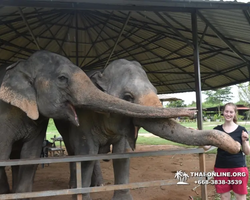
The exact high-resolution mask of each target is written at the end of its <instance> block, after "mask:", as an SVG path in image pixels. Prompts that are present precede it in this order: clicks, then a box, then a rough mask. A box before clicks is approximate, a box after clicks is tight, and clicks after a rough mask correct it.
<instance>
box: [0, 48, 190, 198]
mask: <svg viewBox="0 0 250 200" xmlns="http://www.w3.org/2000/svg"><path fill="white" fill-rule="evenodd" d="M0 78H1V79H0V82H1V83H2V85H1V88H0V110H1V112H0V138H1V141H0V160H8V159H9V158H10V159H19V158H24V159H28V158H39V156H40V153H41V148H42V144H43V140H44V137H45V133H46V129H47V124H48V119H49V118H54V119H64V120H67V121H70V123H72V124H73V125H72V127H73V129H74V128H75V127H76V126H78V125H79V121H78V116H77V113H76V111H75V108H74V107H75V106H84V108H85V109H86V110H87V112H92V111H91V110H98V111H101V112H108V113H109V112H110V113H117V114H123V115H128V116H130V117H153V118H154V117H157V118H158V117H160V118H161V117H168V116H172V115H173V113H172V112H173V111H172V110H167V109H153V108H149V107H145V106H135V105H134V104H132V103H129V102H126V101H123V100H120V99H118V98H115V97H112V96H110V95H107V94H105V93H103V92H101V91H100V90H99V89H97V88H96V86H95V85H94V84H93V83H92V82H91V81H90V79H89V78H88V77H87V75H86V74H85V73H84V72H83V71H82V70H81V69H80V68H79V67H77V66H75V65H74V64H73V63H72V62H71V61H69V60H68V59H67V58H65V57H63V56H60V55H58V54H55V53H50V52H47V51H38V52H36V53H34V54H33V55H32V56H30V57H29V58H28V59H27V60H23V61H20V62H17V63H15V64H13V65H11V66H9V67H7V68H4V67H2V68H1V69H0ZM178 112H179V111H177V112H175V113H174V115H176V116H178V115H179V114H180V113H182V114H183V115H189V114H190V113H185V114H184V112H185V111H180V113H178ZM148 113H150V115H148ZM81 121H82V122H83V120H81ZM83 144H84V143H83ZM84 148H85V149H88V147H87V146H85V147H84ZM91 151H92V149H88V152H91ZM36 168H37V165H27V166H17V167H12V179H13V181H12V183H13V184H12V192H14V193H19V192H30V191H32V183H33V180H34V175H35V171H36ZM9 192H10V187H9V184H8V181H7V176H6V172H5V168H4V167H0V194H5V193H9Z"/></svg>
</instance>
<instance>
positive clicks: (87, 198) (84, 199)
mask: <svg viewBox="0 0 250 200" xmlns="http://www.w3.org/2000/svg"><path fill="white" fill-rule="evenodd" d="M72 199H73V200H77V195H73V196H72ZM82 200H92V199H91V197H90V195H89V194H82Z"/></svg>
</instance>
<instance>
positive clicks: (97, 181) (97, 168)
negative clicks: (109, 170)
mask: <svg viewBox="0 0 250 200" xmlns="http://www.w3.org/2000/svg"><path fill="white" fill-rule="evenodd" d="M101 185H103V177H102V170H101V164H100V161H99V160H97V161H95V165H94V169H93V174H92V177H91V187H94V186H101Z"/></svg>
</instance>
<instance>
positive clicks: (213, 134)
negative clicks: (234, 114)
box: [134, 118, 240, 154]
mask: <svg viewBox="0 0 250 200" xmlns="http://www.w3.org/2000/svg"><path fill="white" fill-rule="evenodd" d="M134 124H135V125H136V126H141V127H143V128H144V129H146V130H147V131H149V132H151V133H153V134H154V135H157V136H159V137H161V138H164V139H167V140H171V141H173V142H178V143H182V144H186V145H195V146H204V145H213V146H216V147H219V148H221V149H223V150H225V151H227V152H229V153H231V154H236V153H238V152H239V151H240V144H239V143H238V142H236V141H235V140H233V139H232V137H230V136H229V135H228V134H226V133H224V132H222V131H218V130H194V129H190V128H186V127H184V126H182V125H180V124H179V123H177V122H176V121H175V120H173V119H138V118H135V119H134Z"/></svg>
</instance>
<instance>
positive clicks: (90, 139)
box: [54, 59, 240, 200]
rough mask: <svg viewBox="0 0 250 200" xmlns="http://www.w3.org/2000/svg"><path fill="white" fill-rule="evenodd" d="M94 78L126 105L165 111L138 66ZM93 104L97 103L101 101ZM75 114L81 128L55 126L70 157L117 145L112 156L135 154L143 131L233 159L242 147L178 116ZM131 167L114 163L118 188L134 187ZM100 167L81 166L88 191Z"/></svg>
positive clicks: (117, 64) (126, 196)
mask: <svg viewBox="0 0 250 200" xmlns="http://www.w3.org/2000/svg"><path fill="white" fill-rule="evenodd" d="M89 76H90V78H91V80H92V82H93V83H94V84H95V86H96V87H97V88H98V89H99V90H101V91H102V92H103V93H107V94H110V95H112V96H114V97H117V98H120V99H122V101H124V102H126V101H128V102H130V103H132V104H134V105H135V106H139V105H140V106H146V107H147V108H150V109H152V110H154V109H156V110H158V109H163V108H162V105H161V103H160V101H159V99H158V97H157V95H156V94H157V91H156V89H155V87H154V86H153V85H152V84H151V83H150V81H149V80H148V77H147V75H146V73H145V71H144V70H143V68H142V66H141V65H140V64H139V63H138V62H135V61H127V60H124V59H120V60H116V61H113V62H112V63H111V64H110V65H108V66H107V67H106V68H105V69H104V71H103V72H98V71H96V72H90V73H89ZM94 98H98V96H96V97H94ZM104 105H105V104H103V106H104ZM124 109H125V110H126V109H127V108H124ZM163 110H164V109H163ZM167 110H168V109H167ZM171 110H172V114H173V115H175V113H176V115H178V114H179V116H180V115H181V114H180V113H181V112H184V113H185V112H186V113H185V114H186V115H188V114H190V113H188V112H190V111H188V110H186V111H185V109H184V110H182V109H171ZM76 113H77V115H78V117H79V122H80V126H79V127H76V126H74V125H73V124H71V123H70V122H66V121H65V120H54V121H55V124H56V127H57V129H58V131H59V132H60V134H61V135H62V136H63V139H64V142H65V145H66V148H67V151H68V153H69V155H87V154H97V153H98V152H100V151H101V152H102V153H107V152H109V150H110V145H112V152H113V153H124V152H126V151H127V150H129V149H133V150H134V149H135V142H136V139H137V136H138V130H139V128H140V127H143V128H144V129H146V130H148V131H150V132H151V133H153V134H155V135H157V136H159V137H162V138H165V139H168V140H172V141H175V142H179V143H182V144H188V145H206V144H212V145H214V146H218V147H220V148H222V149H225V150H227V151H229V152H231V153H237V152H238V151H239V150H240V145H239V144H238V143H236V142H234V140H233V139H232V138H231V137H230V136H228V135H226V134H225V133H223V132H219V131H216V130H211V131H199V130H191V129H188V128H185V127H183V126H181V125H180V124H179V123H177V122H176V121H175V120H173V119H171V118H172V117H173V116H169V117H166V118H165V119H157V118H159V117H155V116H152V115H154V114H153V113H151V112H148V111H145V112H144V113H145V115H147V114H148V116H147V117H140V116H132V117H131V116H128V115H124V114H122V115H121V114H117V113H110V112H100V111H99V112H95V111H93V110H89V109H85V108H77V109H76ZM177 113H178V114H177ZM185 114H184V115H185ZM128 144H129V145H128ZM129 163H130V161H129V159H115V160H113V168H114V177H115V181H114V182H115V184H126V183H128V182H129ZM95 164H96V162H92V161H89V162H83V163H82V185H83V186H84V187H89V186H90V185H91V175H92V173H93V172H95V171H96V167H97V168H98V165H95ZM70 168H71V170H70V171H71V177H70V187H72V188H74V187H76V180H75V177H76V174H75V166H74V164H71V165H70ZM94 168H95V170H94ZM97 171H98V170H97ZM97 175H98V174H97ZM97 182H98V181H97ZM98 184H99V183H98ZM83 199H84V200H91V197H90V195H89V194H83ZM132 199H133V198H132V196H131V194H130V192H129V190H117V191H115V192H114V196H113V199H112V200H132Z"/></svg>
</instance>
